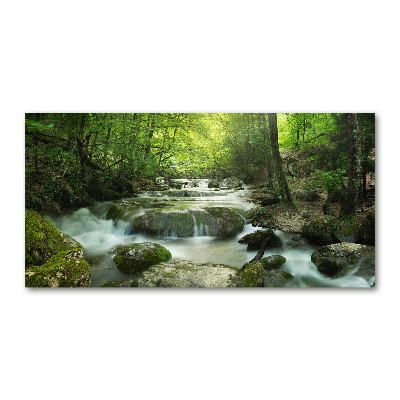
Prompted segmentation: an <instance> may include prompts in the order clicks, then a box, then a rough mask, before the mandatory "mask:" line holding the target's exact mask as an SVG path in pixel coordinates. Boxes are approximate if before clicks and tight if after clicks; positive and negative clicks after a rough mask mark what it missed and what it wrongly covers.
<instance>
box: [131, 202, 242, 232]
mask: <svg viewBox="0 0 400 400" xmlns="http://www.w3.org/2000/svg"><path fill="white" fill-rule="evenodd" d="M244 223H245V220H244V218H243V217H242V216H241V215H240V214H239V213H238V212H236V211H235V210H233V209H231V208H229V207H205V208H204V209H196V210H172V211H164V210H155V211H151V212H149V213H147V214H145V215H141V216H140V217H137V218H135V219H134V220H133V221H132V226H133V228H134V229H136V230H137V231H138V232H144V233H147V234H150V235H157V236H174V235H176V236H178V237H191V236H224V237H225V236H233V235H236V234H237V233H239V232H241V231H242V230H243V227H244Z"/></svg>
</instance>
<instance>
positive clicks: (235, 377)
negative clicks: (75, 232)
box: [0, 0, 400, 400]
mask: <svg viewBox="0 0 400 400" xmlns="http://www.w3.org/2000/svg"><path fill="white" fill-rule="evenodd" d="M393 4H394V2H389V1H380V2H378V3H377V2H368V1H363V2H361V1H349V0H346V1H341V0H338V1H336V2H332V3H327V2H321V1H302V2H298V1H282V0H281V1H279V2H278V1H277V2H274V3H272V4H270V3H269V2H266V1H251V0H248V1H246V2H243V1H242V2H239V1H230V2H228V1H217V0H213V1H207V0H203V1H201V2H200V1H192V2H189V1H140V2H139V1H118V0H114V1H113V2H109V1H108V2H105V1H83V0H79V1H74V0H73V1H69V2H54V1H40V0H37V1H31V2H28V1H18V0H14V1H13V2H7V3H6V2H3V3H2V5H1V6H0V15H1V24H0V33H1V41H2V53H1V54H2V60H1V62H0V68H1V75H0V79H1V88H0V90H1V93H0V96H1V102H2V104H1V112H2V115H1V125H0V126H1V141H2V144H1V147H0V148H1V153H2V154H1V157H0V159H1V174H2V175H1V176H2V196H1V197H2V207H1V210H2V229H1V231H2V233H1V235H2V236H1V239H2V240H1V243H2V254H3V257H2V263H1V264H2V265H1V270H2V275H1V282H2V283H1V291H0V295H1V305H2V313H1V315H2V318H1V320H2V321H1V322H2V324H1V326H2V327H1V330H0V332H1V341H0V343H1V357H0V365H1V375H0V376H1V380H2V383H1V385H0V394H3V396H2V397H3V398H5V399H23V398H30V399H40V400H47V399H88V398H94V399H111V398H112V399H118V398H135V399H140V400H145V399H160V398H162V399H164V398H166V399H174V400H178V399H226V398H227V399H259V398H270V399H274V400H279V399H303V398H304V399H307V400H313V399H318V400H319V399H325V400H329V399H335V400H336V399H352V400H353V399H376V398H382V399H385V400H386V399H398V398H399V395H400V393H399V392H400V390H399V387H398V384H397V378H398V359H399V326H398V304H399V296H398V284H399V268H400V267H399V261H398V257H397V255H396V254H395V252H396V250H397V248H398V234H396V232H397V229H396V228H397V224H398V213H397V200H398V197H397V196H396V193H397V185H398V183H397V179H396V175H397V170H398V158H399V156H398V152H399V122H400V119H399V101H398V97H399V89H400V87H399V71H400V68H399V67H400V66H399V61H398V38H399V25H398V20H397V16H398V13H396V10H395V9H394V8H392V5H393ZM63 111H65V112H77V111H80V112H138V111H141V112H342V111H348V112H375V113H376V118H377V131H376V134H377V136H376V139H377V163H378V164H377V177H378V180H377V188H378V195H377V203H378V212H377V218H378V220H377V221H378V225H377V235H378V241H377V286H376V288H375V289H371V290H353V289H351V290H345V289H339V290H334V289H304V290H302V289H298V290H270V289H268V290H267V289H265V290H256V289H249V290H147V291H146V290H102V289H83V290H61V289H59V290H29V289H25V288H24V271H23V259H24V213H23V209H24V199H23V198H24V113H25V112H63ZM4 256H5V257H4Z"/></svg>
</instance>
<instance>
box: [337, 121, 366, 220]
mask: <svg viewBox="0 0 400 400" xmlns="http://www.w3.org/2000/svg"><path fill="white" fill-rule="evenodd" d="M344 120H345V130H346V135H347V138H348V149H349V169H348V171H347V188H346V192H345V198H344V200H343V203H342V207H341V209H340V216H344V215H354V214H355V213H356V210H357V204H358V200H359V196H360V189H361V187H360V186H361V140H360V133H359V130H358V120H357V114H350V113H348V114H344Z"/></svg>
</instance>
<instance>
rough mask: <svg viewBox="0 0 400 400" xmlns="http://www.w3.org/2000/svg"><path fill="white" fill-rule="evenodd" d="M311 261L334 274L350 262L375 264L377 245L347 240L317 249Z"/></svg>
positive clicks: (326, 272)
mask: <svg viewBox="0 0 400 400" xmlns="http://www.w3.org/2000/svg"><path fill="white" fill-rule="evenodd" d="M311 261H312V262H313V263H314V264H315V265H316V266H317V268H318V270H319V271H320V272H322V273H323V274H326V275H329V276H333V275H335V274H337V273H338V272H339V271H340V270H342V269H343V268H344V267H345V266H346V265H349V264H354V265H357V266H358V267H360V266H361V267H362V265H363V264H364V263H368V264H371V263H373V265H375V247H373V246H367V245H362V244H355V243H346V242H344V243H337V244H331V245H328V246H323V247H321V248H319V249H318V250H317V251H315V252H314V253H313V254H312V255H311ZM337 276H338V275H337Z"/></svg>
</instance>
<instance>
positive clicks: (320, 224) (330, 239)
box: [301, 216, 339, 246]
mask: <svg viewBox="0 0 400 400" xmlns="http://www.w3.org/2000/svg"><path fill="white" fill-rule="evenodd" d="M301 236H303V237H304V238H305V239H307V240H308V241H309V242H310V243H314V244H318V245H320V246H324V245H328V244H333V243H339V239H338V237H337V236H336V235H335V234H334V233H333V231H332V229H331V224H330V222H329V220H328V218H327V217H325V216H323V217H319V218H317V219H315V220H314V221H311V222H310V223H308V224H304V225H303V228H302V230H301Z"/></svg>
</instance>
